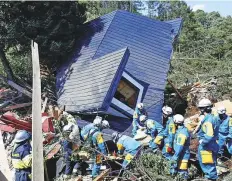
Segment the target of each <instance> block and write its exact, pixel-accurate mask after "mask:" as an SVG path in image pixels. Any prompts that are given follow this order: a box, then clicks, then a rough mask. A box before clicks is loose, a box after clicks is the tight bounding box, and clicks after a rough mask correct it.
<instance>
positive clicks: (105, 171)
mask: <svg viewBox="0 0 232 181" xmlns="http://www.w3.org/2000/svg"><path fill="white" fill-rule="evenodd" d="M109 172H110V169H106V170H104V171H103V172H102V173H101V174H100V175H98V176H97V177H96V178H95V179H94V180H93V181H103V179H104V177H105V176H107V175H108V174H109Z"/></svg>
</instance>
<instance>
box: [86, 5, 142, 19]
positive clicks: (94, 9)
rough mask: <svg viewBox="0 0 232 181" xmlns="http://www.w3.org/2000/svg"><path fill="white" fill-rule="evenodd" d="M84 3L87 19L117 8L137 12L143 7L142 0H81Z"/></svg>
mask: <svg viewBox="0 0 232 181" xmlns="http://www.w3.org/2000/svg"><path fill="white" fill-rule="evenodd" d="M83 4H85V5H86V8H87V12H86V16H87V21H90V20H92V19H95V18H97V17H99V16H102V15H104V14H107V13H110V12H112V11H115V10H117V9H120V10H125V11H130V12H133V13H138V11H139V10H141V9H143V3H142V1H83Z"/></svg>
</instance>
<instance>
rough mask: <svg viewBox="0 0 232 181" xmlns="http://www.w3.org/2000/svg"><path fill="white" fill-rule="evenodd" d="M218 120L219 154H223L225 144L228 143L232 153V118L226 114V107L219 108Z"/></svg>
mask: <svg viewBox="0 0 232 181" xmlns="http://www.w3.org/2000/svg"><path fill="white" fill-rule="evenodd" d="M217 113H218V116H216V121H217V123H218V125H219V139H218V145H219V154H221V155H222V154H223V151H224V150H223V146H224V145H226V147H227V149H228V152H229V153H230V154H232V118H231V117H229V116H228V115H227V114H226V108H225V107H219V108H218V109H217Z"/></svg>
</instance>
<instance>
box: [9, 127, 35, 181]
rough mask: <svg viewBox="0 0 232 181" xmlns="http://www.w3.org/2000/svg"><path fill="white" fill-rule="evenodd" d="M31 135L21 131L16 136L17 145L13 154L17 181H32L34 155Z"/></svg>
mask: <svg viewBox="0 0 232 181" xmlns="http://www.w3.org/2000/svg"><path fill="white" fill-rule="evenodd" d="M30 139H31V134H30V133H28V132H27V131H25V130H20V131H18V132H17V134H16V136H15V140H14V142H15V144H14V147H13V151H12V153H11V158H12V164H13V167H14V169H15V181H31V166H32V154H31V144H30Z"/></svg>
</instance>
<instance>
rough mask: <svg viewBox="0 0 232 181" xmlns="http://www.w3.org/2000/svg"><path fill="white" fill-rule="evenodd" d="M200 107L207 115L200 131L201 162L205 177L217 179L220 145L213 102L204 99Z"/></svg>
mask: <svg viewBox="0 0 232 181" xmlns="http://www.w3.org/2000/svg"><path fill="white" fill-rule="evenodd" d="M198 108H199V109H200V111H201V112H202V113H204V115H205V117H204V119H203V120H202V121H201V126H200V130H199V132H198V138H199V146H198V158H199V163H200V166H201V169H202V171H203V172H204V174H205V178H207V179H209V180H216V179H217V178H218V175H217V170H216V162H217V154H218V150H219V146H218V144H217V142H216V140H217V138H218V127H217V123H216V120H215V118H214V116H213V115H212V114H211V112H212V103H211V101H210V100H209V99H202V100H201V101H200V102H199V104H198Z"/></svg>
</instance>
